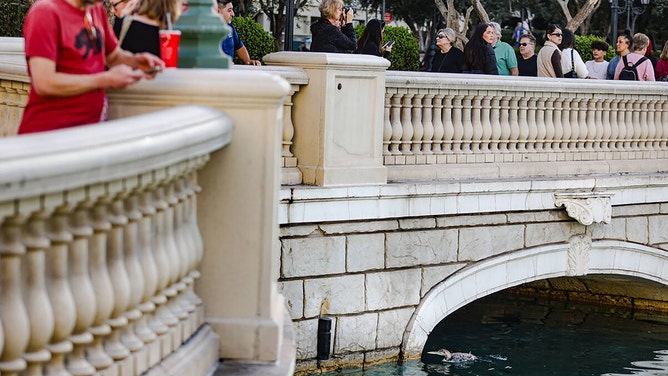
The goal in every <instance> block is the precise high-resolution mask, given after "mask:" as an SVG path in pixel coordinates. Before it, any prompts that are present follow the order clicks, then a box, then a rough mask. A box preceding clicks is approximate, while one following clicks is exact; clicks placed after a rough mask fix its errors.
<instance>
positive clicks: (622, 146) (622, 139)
mask: <svg viewBox="0 0 668 376" xmlns="http://www.w3.org/2000/svg"><path fill="white" fill-rule="evenodd" d="M616 100H617V128H618V129H619V136H618V139H617V143H616V145H615V146H616V148H617V150H620V151H628V146H629V144H630V143H631V142H630V140H628V139H627V136H628V134H629V133H630V132H629V131H628V128H629V126H630V124H629V123H630V122H631V119H633V115H632V114H631V108H630V107H627V106H626V102H627V100H628V98H624V96H618V97H617V98H616ZM627 115H628V120H627ZM627 121H628V122H627Z"/></svg>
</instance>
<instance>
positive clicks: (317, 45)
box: [311, 18, 357, 53]
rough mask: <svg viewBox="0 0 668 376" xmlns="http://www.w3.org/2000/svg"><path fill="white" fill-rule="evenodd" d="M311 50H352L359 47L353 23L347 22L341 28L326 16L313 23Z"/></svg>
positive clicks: (341, 51) (344, 51)
mask: <svg viewBox="0 0 668 376" xmlns="http://www.w3.org/2000/svg"><path fill="white" fill-rule="evenodd" d="M311 34H312V35H313V41H312V42H311V51H313V52H340V53H346V52H352V51H353V50H355V49H356V48H357V38H356V37H355V29H354V28H353V24H352V23H349V24H346V25H345V26H343V27H342V28H341V30H339V29H338V28H337V27H336V26H334V25H332V23H331V22H329V21H328V20H326V19H324V18H320V19H318V20H317V21H316V22H314V23H313V24H312V25H311Z"/></svg>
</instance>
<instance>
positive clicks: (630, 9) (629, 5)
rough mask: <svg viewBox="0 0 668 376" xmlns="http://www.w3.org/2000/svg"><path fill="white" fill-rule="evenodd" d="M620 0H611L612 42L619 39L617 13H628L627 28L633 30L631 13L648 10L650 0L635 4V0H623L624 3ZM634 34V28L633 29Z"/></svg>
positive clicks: (640, 12) (639, 13)
mask: <svg viewBox="0 0 668 376" xmlns="http://www.w3.org/2000/svg"><path fill="white" fill-rule="evenodd" d="M619 1H620V0H610V17H611V18H610V19H611V23H612V36H611V37H610V43H612V45H614V44H615V41H616V39H617V15H618V14H622V13H626V28H627V29H628V30H631V14H633V15H635V16H639V15H641V14H643V13H645V11H646V10H647V6H648V5H649V1H650V0H640V5H638V6H634V4H633V3H634V0H621V1H623V3H622V5H619ZM631 34H633V30H631Z"/></svg>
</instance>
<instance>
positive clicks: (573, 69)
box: [571, 47, 578, 78]
mask: <svg viewBox="0 0 668 376" xmlns="http://www.w3.org/2000/svg"><path fill="white" fill-rule="evenodd" d="M571 72H573V77H575V78H577V76H578V75H577V74H575V60H573V48H572V47H571Z"/></svg>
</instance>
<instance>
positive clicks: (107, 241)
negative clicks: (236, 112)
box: [0, 106, 231, 375]
mask: <svg viewBox="0 0 668 376" xmlns="http://www.w3.org/2000/svg"><path fill="white" fill-rule="evenodd" d="M137 124H141V127H138V126H137ZM230 137H231V123H230V121H229V119H228V118H227V117H225V116H224V115H223V114H222V113H220V112H219V111H216V110H213V109H210V108H206V107H201V106H182V107H177V108H174V109H169V110H164V111H160V112H154V113H152V114H150V115H141V116H137V117H130V118H127V119H124V120H117V121H112V122H108V123H105V124H104V125H92V126H86V127H75V128H70V129H65V130H59V131H54V132H46V133H40V134H34V135H25V136H20V137H5V138H2V139H0V150H2V153H0V267H1V268H2V280H1V281H0V322H1V324H2V325H1V326H0V328H1V329H2V330H0V352H1V355H0V373H2V374H3V375H17V374H19V373H22V372H23V371H25V372H27V373H29V374H34V375H41V374H42V371H41V370H42V367H44V368H45V370H46V372H47V373H59V374H66V373H67V372H69V373H71V374H76V375H93V374H94V373H96V372H99V373H100V374H111V372H113V374H115V375H137V374H141V373H142V372H144V371H146V370H148V369H149V368H151V367H153V366H155V365H156V364H158V363H159V362H160V361H162V360H163V359H164V358H165V357H167V356H168V355H169V354H170V353H172V352H174V351H176V350H177V349H178V348H179V347H180V346H181V344H182V343H184V342H185V341H186V340H187V339H189V338H190V337H191V336H192V335H193V334H194V333H195V332H196V331H197V330H198V329H199V328H200V327H201V325H202V324H203V309H202V308H203V307H202V306H201V299H200V298H199V297H198V296H197V295H195V293H194V291H193V282H194V279H195V278H197V277H198V276H199V272H198V265H199V262H200V260H201V258H202V255H203V249H202V238H201V235H200V231H199V227H198V224H197V217H196V204H197V196H198V192H199V190H200V188H199V186H198V184H197V170H198V169H200V168H201V167H203V166H204V165H205V164H206V163H207V161H208V159H209V155H210V153H212V152H214V151H216V150H218V149H220V148H222V147H223V146H225V145H227V144H228V143H229V142H230ZM214 343H216V341H214ZM216 355H217V354H216ZM216 359H217V357H216Z"/></svg>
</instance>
